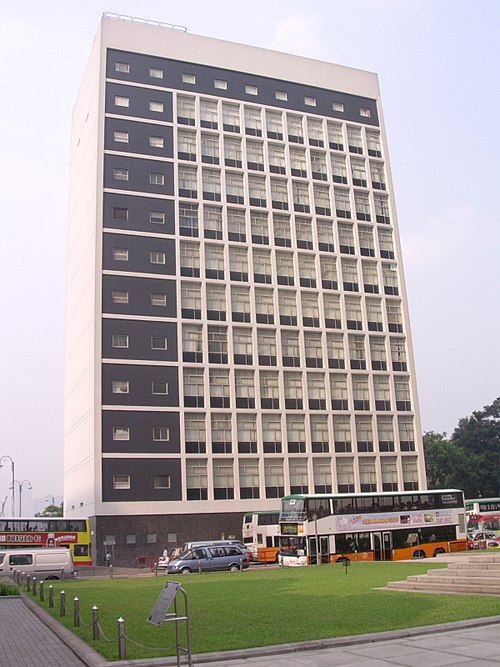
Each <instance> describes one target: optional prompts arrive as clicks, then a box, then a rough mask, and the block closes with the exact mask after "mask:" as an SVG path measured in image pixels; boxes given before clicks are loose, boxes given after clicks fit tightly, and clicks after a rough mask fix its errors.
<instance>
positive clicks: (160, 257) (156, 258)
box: [149, 250, 165, 264]
mask: <svg viewBox="0 0 500 667" xmlns="http://www.w3.org/2000/svg"><path fill="white" fill-rule="evenodd" d="M149 261H150V262H151V264H165V253H164V252H159V251H156V250H155V251H151V252H150V253H149Z"/></svg>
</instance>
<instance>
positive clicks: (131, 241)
mask: <svg viewBox="0 0 500 667" xmlns="http://www.w3.org/2000/svg"><path fill="white" fill-rule="evenodd" d="M113 249H123V250H128V260H126V261H123V260H117V259H116V258H115V257H114V253H113ZM157 252H160V253H162V252H163V253H165V257H164V261H165V263H164V264H157V263H152V262H151V253H157ZM102 265H103V269H104V270H106V269H109V270H111V271H127V272H130V273H157V274H160V275H169V276H172V275H175V272H176V270H175V241H174V240H173V239H168V238H151V237H147V236H127V235H125V234H104V235H103V261H102Z"/></svg>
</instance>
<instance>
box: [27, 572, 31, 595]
mask: <svg viewBox="0 0 500 667" xmlns="http://www.w3.org/2000/svg"><path fill="white" fill-rule="evenodd" d="M26 590H27V591H31V577H30V575H29V574H27V575H26Z"/></svg>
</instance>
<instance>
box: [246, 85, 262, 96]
mask: <svg viewBox="0 0 500 667" xmlns="http://www.w3.org/2000/svg"><path fill="white" fill-rule="evenodd" d="M245 93H246V94H247V95H258V94H259V89H258V88H257V86H245Z"/></svg>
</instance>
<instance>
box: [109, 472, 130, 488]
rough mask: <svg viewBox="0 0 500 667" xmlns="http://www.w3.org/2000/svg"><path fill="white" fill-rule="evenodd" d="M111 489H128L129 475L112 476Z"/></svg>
mask: <svg viewBox="0 0 500 667" xmlns="http://www.w3.org/2000/svg"><path fill="white" fill-rule="evenodd" d="M113 489H115V490H123V489H130V475H113Z"/></svg>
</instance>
